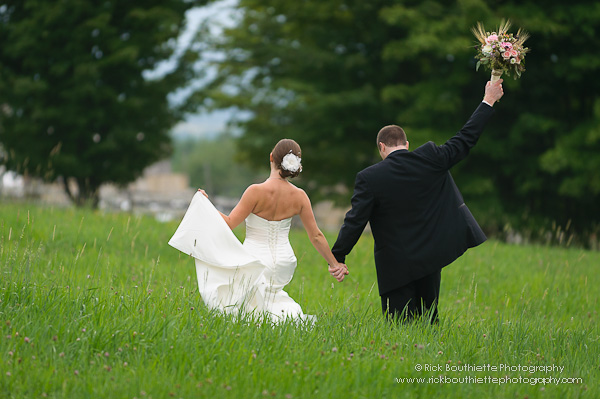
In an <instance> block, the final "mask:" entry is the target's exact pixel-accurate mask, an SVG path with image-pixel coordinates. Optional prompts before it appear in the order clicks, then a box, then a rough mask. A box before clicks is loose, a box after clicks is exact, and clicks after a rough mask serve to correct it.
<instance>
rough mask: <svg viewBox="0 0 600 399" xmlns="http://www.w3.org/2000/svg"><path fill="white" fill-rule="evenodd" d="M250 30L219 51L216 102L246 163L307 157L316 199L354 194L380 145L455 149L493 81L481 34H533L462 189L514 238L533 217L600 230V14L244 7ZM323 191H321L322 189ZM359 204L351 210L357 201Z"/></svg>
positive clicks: (476, 1) (258, 2) (361, 5)
mask: <svg viewBox="0 0 600 399" xmlns="http://www.w3.org/2000/svg"><path fill="white" fill-rule="evenodd" d="M239 7H240V10H241V13H240V19H239V23H238V24H237V25H236V26H235V27H233V28H231V29H228V30H226V31H225V32H224V34H223V35H221V36H220V37H218V38H214V42H213V47H214V48H215V49H217V50H219V51H222V52H224V53H225V57H224V60H223V61H221V62H219V63H218V66H219V74H218V76H217V78H216V79H215V80H214V82H213V83H212V85H210V86H208V87H207V89H206V91H204V92H203V94H208V95H209V96H210V97H211V98H212V99H213V100H214V104H215V106H217V107H228V106H236V107H238V108H241V109H244V110H248V111H251V113H252V117H251V118H249V119H247V120H240V121H237V124H238V125H239V127H240V128H241V129H242V131H243V132H244V134H243V135H242V137H241V138H240V140H239V149H240V151H241V153H242V154H243V156H244V157H245V159H246V160H247V161H248V162H250V163H254V162H257V160H260V159H261V156H262V155H263V154H264V153H265V152H267V151H268V150H269V149H270V148H271V147H272V145H273V143H275V142H276V141H277V140H278V139H279V138H282V137H290V138H294V139H297V140H298V141H299V142H300V144H301V146H302V148H303V161H304V163H305V172H304V175H305V176H304V177H305V179H306V180H308V181H305V183H306V186H307V188H309V189H311V188H316V189H317V190H320V191H323V190H324V189H327V187H330V186H332V185H336V184H338V183H341V184H343V185H345V186H348V187H351V186H352V184H353V180H354V176H355V174H356V172H357V171H358V170H360V169H362V168H364V167H366V166H368V165H370V164H372V163H373V162H376V161H377V160H378V156H377V153H376V147H375V142H374V139H375V136H376V133H377V131H378V130H379V129H380V128H381V127H382V126H384V125H387V124H392V123H394V124H399V125H401V126H403V127H404V128H405V130H406V131H407V134H408V136H409V140H410V141H411V146H412V147H413V148H414V147H415V146H418V145H420V144H422V143H424V142H426V141H429V140H432V141H435V142H436V143H438V144H442V143H443V142H444V141H445V140H446V139H448V138H449V137H451V136H452V135H453V134H454V132H455V131H457V130H458V129H459V128H460V127H461V126H462V124H463V123H464V122H465V121H466V119H467V118H468V116H469V115H470V114H471V112H472V111H473V110H474V108H475V107H476V106H477V104H478V103H479V101H480V100H481V98H482V94H483V87H484V85H485V82H486V81H487V80H488V79H489V75H487V74H485V73H483V72H479V73H476V72H475V61H476V60H475V59H474V54H475V51H474V48H473V46H475V44H476V41H475V38H474V37H473V35H472V33H471V31H470V28H471V27H472V26H474V25H475V24H476V23H477V21H482V22H483V23H484V25H485V26H486V27H495V26H497V25H499V24H500V22H501V20H502V19H505V18H509V19H511V20H512V21H513V26H514V27H515V28H516V27H522V28H524V29H525V30H528V31H529V32H530V33H531V35H532V37H531V38H530V39H529V40H528V42H527V43H526V44H527V45H528V47H530V48H531V49H532V52H531V53H530V54H528V56H527V59H526V66H527V68H528V71H526V72H525V73H524V74H523V78H522V79H521V80H518V81H512V80H510V81H508V80H506V81H505V92H506V96H505V99H503V100H502V101H501V102H500V103H499V104H498V105H497V110H498V112H497V115H496V117H495V119H493V121H492V122H491V123H490V124H489V125H488V127H486V130H485V134H484V136H483V138H482V140H480V143H479V144H478V146H477V147H475V149H474V150H473V152H472V155H471V156H470V157H469V158H468V159H467V160H466V162H463V163H461V164H459V166H458V167H457V169H456V170H455V173H454V174H455V176H456V178H457V180H459V184H460V185H461V187H462V188H463V193H464V194H465V195H467V196H468V197H469V200H470V201H471V202H475V203H479V204H480V208H484V207H486V208H488V209H486V210H487V212H488V213H489V214H490V215H495V216H494V218H495V219H494V220H488V223H489V225H490V226H492V227H493V225H496V226H501V225H502V223H504V221H505V215H506V214H509V215H511V217H512V218H513V220H514V218H517V217H520V216H521V215H529V216H533V217H536V218H548V219H550V220H553V221H557V222H559V223H567V221H568V220H569V219H571V220H572V223H573V225H574V226H577V227H579V228H585V227H589V226H590V225H591V224H593V223H594V222H597V221H598V218H599V215H598V207H597V204H598V203H599V201H600V174H598V172H597V171H598V170H599V169H600V157H598V155H597V154H598V151H599V150H600V133H599V132H600V131H599V130H598V129H599V128H598V126H600V97H599V93H600V81H599V80H598V79H596V77H595V71H597V69H598V67H599V66H600V51H599V50H600V42H599V41H598V40H595V32H596V31H597V29H595V27H597V26H599V25H600V3H597V4H596V3H595V4H590V3H589V2H587V1H582V0H579V1H572V2H569V3H568V4H567V3H564V2H559V1H555V0H550V1H546V2H544V3H540V2H536V1H522V2H508V3H506V2H489V1H483V0H461V1H456V2H447V1H432V0H430V1H397V0H375V1H359V0H328V1H326V2H322V1H296V2H292V1H281V0H240V2H239ZM311 183H314V184H311ZM345 201H347V198H346V199H345Z"/></svg>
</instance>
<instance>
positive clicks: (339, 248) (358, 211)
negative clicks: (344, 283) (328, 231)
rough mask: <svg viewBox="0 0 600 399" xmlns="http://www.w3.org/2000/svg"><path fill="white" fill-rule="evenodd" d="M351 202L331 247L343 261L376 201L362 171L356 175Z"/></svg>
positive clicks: (337, 257)
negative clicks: (350, 206)
mask: <svg viewBox="0 0 600 399" xmlns="http://www.w3.org/2000/svg"><path fill="white" fill-rule="evenodd" d="M351 202H352V208H351V209H350V210H349V211H348V213H346V217H345V218H344V224H343V225H342V228H341V229H340V233H339V235H338V238H337V240H336V242H335V244H334V245H333V248H332V249H331V252H332V253H333V256H335V258H336V259H337V261H338V262H342V263H344V262H345V261H346V255H348V254H349V253H350V251H351V250H352V248H353V247H354V245H355V244H356V242H357V241H358V239H359V238H360V236H361V234H362V232H363V230H364V229H365V226H366V225H367V222H368V221H369V218H370V217H371V211H372V210H373V205H374V202H375V199H374V197H373V193H371V192H370V190H369V188H368V184H367V181H366V180H365V178H364V176H363V175H362V173H359V174H358V175H356V182H355V184H354V194H353V195H352V201H351Z"/></svg>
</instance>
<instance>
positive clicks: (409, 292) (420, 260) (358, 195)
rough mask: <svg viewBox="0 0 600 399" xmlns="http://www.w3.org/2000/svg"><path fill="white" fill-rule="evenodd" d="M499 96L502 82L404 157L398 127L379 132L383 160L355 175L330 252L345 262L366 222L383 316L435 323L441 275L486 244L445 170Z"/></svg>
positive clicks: (478, 131) (466, 146) (469, 144)
mask: <svg viewBox="0 0 600 399" xmlns="http://www.w3.org/2000/svg"><path fill="white" fill-rule="evenodd" d="M502 95H503V90H502V80H499V81H497V82H496V83H493V84H492V83H491V82H488V83H487V85H486V87H485V94H484V98H483V101H482V103H481V104H479V106H478V107H477V109H476V110H475V112H474V113H473V115H471V118H470V119H469V120H468V121H467V123H466V124H465V125H464V126H463V128H462V129H461V130H460V131H459V132H458V133H457V134H456V135H455V136H454V137H452V138H451V139H450V140H448V141H447V142H446V143H445V144H443V145H441V146H436V145H435V144H434V143H433V142H431V141H430V142H428V143H426V144H424V145H422V146H421V147H419V148H417V149H416V150H414V151H412V152H409V151H408V141H407V140H406V134H405V133H404V131H403V130H402V128H401V127H399V126H396V125H390V126H385V127H384V128H382V129H381V130H380V131H379V133H378V135H377V147H378V149H379V154H380V155H381V158H382V159H383V161H381V162H379V163H377V164H375V165H373V166H370V167H368V168H366V169H364V170H363V171H361V172H359V173H358V174H357V175H356V183H355V187H354V195H353V196H352V209H350V211H348V213H347V214H346V217H345V219H344V224H343V225H342V228H341V230H340V233H339V235H338V238H337V241H336V242H335V244H334V246H333V248H332V252H333V255H334V256H335V257H336V259H337V260H338V261H339V262H340V263H345V258H346V255H347V254H348V253H350V251H351V250H352V248H353V247H354V245H355V244H356V242H357V241H358V238H359V237H360V235H361V234H362V231H363V230H364V228H365V226H366V224H367V222H370V224H371V231H372V233H373V237H374V239H375V267H376V269H377V281H378V285H379V295H380V296H381V305H382V308H383V312H384V314H385V315H386V316H387V317H388V318H390V319H402V320H410V319H412V318H414V317H417V316H420V315H423V314H424V313H425V312H427V316H428V317H429V318H430V321H431V322H432V323H433V322H436V321H437V317H438V316H437V303H438V298H439V291H440V278H441V273H440V272H441V269H442V268H443V267H444V266H447V265H449V264H450V263H452V262H453V261H454V260H455V259H456V258H458V257H459V256H461V255H462V254H463V253H464V252H465V251H466V250H467V249H468V248H471V247H475V246H477V245H479V244H481V243H483V242H484V241H485V240H486V236H485V235H484V234H483V231H482V230H481V228H480V227H479V225H478V224H477V222H476V221H475V219H474V218H473V215H472V214H471V212H470V211H469V208H467V206H466V205H465V203H464V200H463V198H462V196H461V194H460V192H459V191H458V188H457V187H456V185H455V183H454V180H453V179H452V176H451V175H450V172H449V169H450V168H451V167H452V166H454V165H455V164H457V163H458V162H459V161H461V160H462V159H464V158H465V157H466V156H467V155H468V154H469V150H470V149H471V148H472V147H473V146H474V145H475V143H477V140H478V139H479V136H480V135H481V133H482V131H483V127H484V126H485V124H486V122H487V121H488V119H489V118H490V117H491V116H492V114H493V112H494V110H493V109H492V106H493V105H494V103H495V102H496V101H498V100H499V99H500V98H501V97H502ZM331 274H332V275H334V277H335V274H334V272H332V273H331Z"/></svg>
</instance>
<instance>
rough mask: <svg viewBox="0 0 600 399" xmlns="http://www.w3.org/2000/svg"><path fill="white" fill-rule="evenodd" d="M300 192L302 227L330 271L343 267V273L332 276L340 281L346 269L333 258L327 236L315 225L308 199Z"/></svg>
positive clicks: (346, 271) (346, 272)
mask: <svg viewBox="0 0 600 399" xmlns="http://www.w3.org/2000/svg"><path fill="white" fill-rule="evenodd" d="M301 192H302V195H303V199H302V209H301V210H300V219H301V220H302V224H303V225H304V229H305V230H306V233H307V234H308V238H309V240H310V242H311V243H312V245H313V246H314V247H315V249H316V250H317V251H318V252H319V253H320V254H321V256H322V257H323V258H325V260H326V261H327V263H328V264H329V267H330V272H331V271H332V270H331V268H341V267H343V268H344V269H345V270H344V272H343V273H338V274H339V276H338V275H335V276H334V277H336V279H338V280H339V281H341V280H343V275H346V274H348V269H347V268H346V267H345V265H344V264H342V263H339V262H338V261H337V259H335V256H333V254H332V253H331V249H329V243H328V242H327V238H325V235H323V233H322V232H321V230H320V229H319V226H317V221H316V220H315V215H314V213H313V210H312V206H311V203H310V199H309V198H308V195H306V193H305V192H304V191H301ZM340 278H341V279H340Z"/></svg>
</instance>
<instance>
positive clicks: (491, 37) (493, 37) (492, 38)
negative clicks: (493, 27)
mask: <svg viewBox="0 0 600 399" xmlns="http://www.w3.org/2000/svg"><path fill="white" fill-rule="evenodd" d="M485 41H486V42H487V43H488V44H490V43H491V42H497V41H498V35H489V36H488V37H487V39H485Z"/></svg>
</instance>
